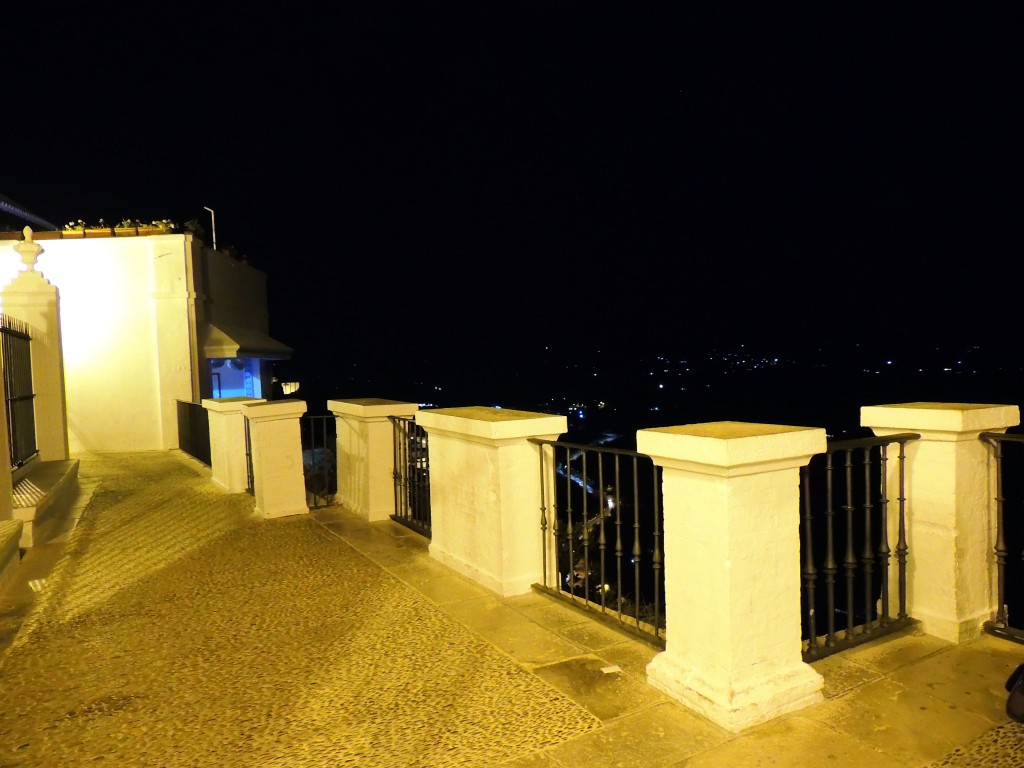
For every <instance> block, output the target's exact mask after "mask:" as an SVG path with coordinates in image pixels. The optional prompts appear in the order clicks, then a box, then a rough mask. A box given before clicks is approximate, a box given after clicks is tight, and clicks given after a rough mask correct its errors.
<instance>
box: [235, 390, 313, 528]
mask: <svg viewBox="0 0 1024 768" xmlns="http://www.w3.org/2000/svg"><path fill="white" fill-rule="evenodd" d="M305 412H306V403H305V402H303V401H302V400H274V401H271V402H258V403H257V402H251V401H250V402H248V403H243V404H242V415H243V416H244V417H245V418H247V419H248V420H249V436H250V441H251V444H252V465H253V476H254V481H255V488H254V492H253V495H254V496H255V498H256V514H257V515H260V516H261V517H286V516H288V515H303V514H308V513H309V507H308V506H306V484H305V481H304V479H303V474H302V437H301V436H300V434H299V418H300V417H301V416H302V414H304V413H305Z"/></svg>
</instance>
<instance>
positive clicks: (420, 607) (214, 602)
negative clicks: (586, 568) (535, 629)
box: [0, 453, 600, 768]
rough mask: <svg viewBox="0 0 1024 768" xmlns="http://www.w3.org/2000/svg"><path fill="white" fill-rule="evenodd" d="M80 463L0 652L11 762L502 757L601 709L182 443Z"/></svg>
mask: <svg viewBox="0 0 1024 768" xmlns="http://www.w3.org/2000/svg"><path fill="white" fill-rule="evenodd" d="M80 472H81V474H82V476H83V478H88V477H90V476H95V475H96V474H101V475H102V477H101V478H100V482H99V484H98V487H97V488H96V491H95V493H94V495H93V497H92V501H91V503H90V505H89V506H88V508H87V509H86V510H85V513H84V514H83V515H82V518H81V521H80V522H79V524H78V525H77V527H76V528H75V529H74V531H73V532H72V533H71V535H70V537H69V542H68V544H67V555H66V556H65V557H64V558H63V559H62V560H61V561H60V562H59V563H58V564H57V566H56V569H55V571H54V573H53V574H52V576H51V578H50V579H49V580H48V585H49V586H48V587H47V590H46V591H45V592H44V593H43V595H42V599H41V601H40V602H39V604H38V605H37V607H36V609H35V610H34V611H33V612H32V614H31V615H30V616H29V617H28V618H27V619H26V621H25V623H24V624H23V625H22V628H21V631H20V633H19V634H18V635H17V637H16V639H15V640H14V642H13V643H12V644H11V646H10V648H9V649H8V651H7V653H6V655H5V657H4V658H3V660H2V666H0V690H2V691H3V701H4V704H5V706H4V708H3V711H2V712H0V734H2V742H3V743H2V745H0V766H5V767H6V766H60V767H61V768H71V766H80V765H96V764H105V765H116V766H168V767H170V766H189V767H190V768H195V767H196V766H318V767H319V766H334V765H353V766H388V767H389V768H393V767H396V766H413V765H416V766H456V765H460V766H461V765H467V766H476V765H491V764H494V763H499V762H501V761H503V760H507V759H510V758H512V757H515V756H517V755H520V754H525V753H529V752H532V751H534V750H537V749H541V748H544V747H548V746H552V745H555V744H559V743H561V742H562V741H564V740H566V739H567V738H569V737H571V736H574V735H577V734H580V733H584V732H586V731H588V730H591V729H594V728H596V727H599V725H600V722H599V720H598V719H597V718H595V717H594V716H593V715H592V714H590V713H589V712H588V711H587V710H586V709H584V708H583V707H581V706H579V705H578V704H576V703H574V702H573V701H572V700H570V699H569V698H568V697H566V696H564V695H563V694H561V693H559V692H558V691H557V690H555V689H554V688H553V687H551V686H550V685H548V684H547V683H545V682H544V681H543V680H541V679H540V678H539V677H537V676H535V675H533V674H531V673H529V672H528V671H526V670H525V669H523V668H522V667H521V666H519V665H517V664H516V663H515V662H514V661H512V660H511V659H509V658H508V657H507V656H505V655H503V654H501V653H500V652H498V651H497V650H496V649H494V648H493V647H492V646H490V645H488V644H487V643H485V642H483V641H482V640H481V639H480V638H478V637H477V636H475V635H474V634H473V633H471V632H470V631H469V630H467V629H466V628H465V627H463V626H461V625H460V624H458V623H456V622H455V621H453V620H451V619H450V618H449V617H447V616H445V615H444V614H443V613H442V612H440V611H439V610H437V608H436V607H435V606H434V605H432V604H431V603H430V602H429V601H426V600H424V599H422V597H420V596H419V595H418V594H417V593H416V592H414V591H413V590H411V589H410V588H409V587H408V586H406V585H405V584H403V583H401V582H400V581H399V580H397V579H395V578H394V577H392V576H391V575H389V574H388V573H386V572H385V571H384V570H382V569H381V568H380V567H378V566H376V565H374V564H373V563H372V562H370V561H369V560H368V559H366V558H365V557H364V556H362V555H360V554H358V553H357V552H355V551H354V550H353V549H352V548H351V547H349V546H348V545H347V544H346V543H345V542H344V541H342V540H341V539H340V538H339V537H337V536H335V535H332V534H331V533H330V532H329V531H328V530H327V529H325V528H324V527H323V526H321V525H319V524H317V523H316V522H315V521H313V520H312V519H310V518H309V517H306V516H299V517H289V518H282V519H279V520H257V519H255V518H254V517H253V516H252V511H251V510H252V499H251V498H250V497H248V496H247V495H245V494H236V495H227V494H223V493H221V492H219V491H217V490H216V489H214V488H213V487H212V485H210V484H209V483H208V482H206V481H204V480H203V479H202V478H201V477H200V476H199V474H198V472H197V470H196V469H195V468H193V467H190V466H189V465H188V463H187V462H185V461H182V460H181V459H180V458H176V457H175V456H173V455H171V454H160V453H153V454H136V455H132V456H130V457H117V456H111V457H108V458H105V459H104V461H103V462H93V461H83V463H82V465H81V469H80Z"/></svg>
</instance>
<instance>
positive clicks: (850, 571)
mask: <svg viewBox="0 0 1024 768" xmlns="http://www.w3.org/2000/svg"><path fill="white" fill-rule="evenodd" d="M844 466H845V468H846V504H844V505H843V511H844V512H845V513H846V557H845V558H843V569H844V571H845V572H846V638H847V640H849V639H850V638H851V637H852V636H853V615H854V594H853V590H854V581H855V578H856V573H857V557H856V556H855V555H854V553H853V449H852V448H848V449H847V450H846V464H845V465H844Z"/></svg>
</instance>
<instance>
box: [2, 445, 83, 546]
mask: <svg viewBox="0 0 1024 768" xmlns="http://www.w3.org/2000/svg"><path fill="white" fill-rule="evenodd" d="M77 487H78V459H67V460H64V461H40V462H39V463H38V464H35V465H34V466H32V467H30V468H29V470H28V472H27V473H26V474H25V476H24V477H22V478H21V479H20V480H18V482H17V483H15V485H14V509H13V513H14V519H15V520H18V521H20V522H22V523H23V524H24V525H23V527H22V531H21V540H20V546H21V547H22V549H27V548H28V547H31V546H32V545H33V544H34V543H38V542H37V541H36V540H37V539H39V537H40V533H41V529H42V528H43V527H45V526H48V525H49V523H50V522H52V521H54V520H55V518H56V517H57V516H58V515H59V514H60V512H61V511H63V510H66V509H67V508H68V506H69V504H70V502H71V500H72V498H73V497H74V493H75V490H76V489H77Z"/></svg>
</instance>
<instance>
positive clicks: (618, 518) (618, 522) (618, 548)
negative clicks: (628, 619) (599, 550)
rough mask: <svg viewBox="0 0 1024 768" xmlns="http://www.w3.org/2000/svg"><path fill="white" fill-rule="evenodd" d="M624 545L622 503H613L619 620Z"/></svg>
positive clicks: (621, 602) (616, 604)
mask: <svg viewBox="0 0 1024 768" xmlns="http://www.w3.org/2000/svg"><path fill="white" fill-rule="evenodd" d="M624 551H625V547H623V545H622V505H621V504H616V505H615V578H616V580H617V582H618V589H617V590H616V592H617V594H616V600H615V610H616V611H617V612H618V614H619V621H620V623H621V621H622V604H623V602H624V601H625V595H623V594H622V555H623V552H624Z"/></svg>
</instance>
